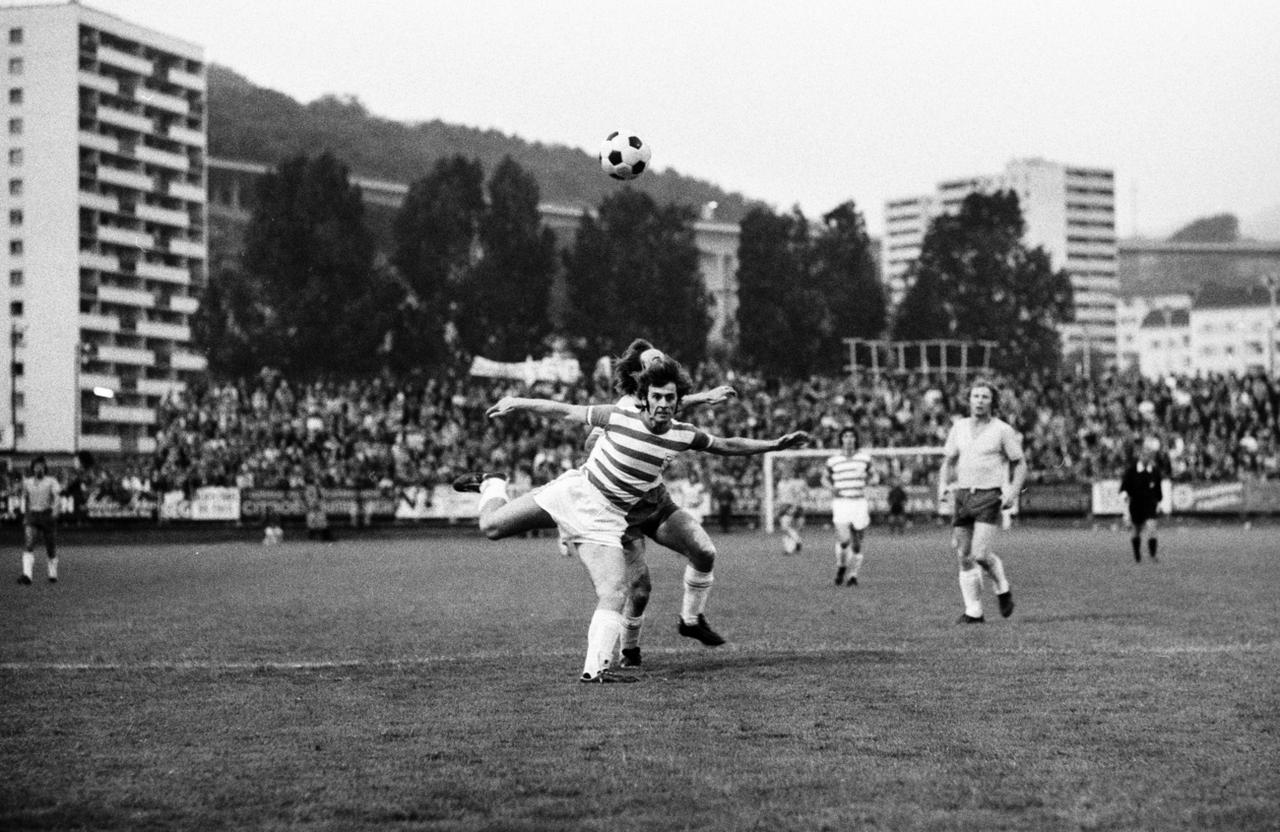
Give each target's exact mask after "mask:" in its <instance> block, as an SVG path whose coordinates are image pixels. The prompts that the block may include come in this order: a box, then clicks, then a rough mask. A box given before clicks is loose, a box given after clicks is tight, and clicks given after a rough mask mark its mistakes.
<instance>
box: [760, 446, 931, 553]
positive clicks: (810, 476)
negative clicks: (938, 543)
mask: <svg viewBox="0 0 1280 832" xmlns="http://www.w3.org/2000/svg"><path fill="white" fill-rule="evenodd" d="M863 450H865V451H866V452H867V453H868V454H870V455H871V459H872V462H873V465H872V468H871V475H870V478H869V479H868V480H867V501H868V503H869V504H870V508H871V513H872V514H884V513H886V512H888V510H889V489H890V488H891V487H892V486H893V484H894V483H901V484H902V487H903V490H904V491H906V494H907V513H908V514H929V515H932V514H935V513H936V512H937V511H938V469H939V468H940V467H941V465H942V448H931V447H913V448H864V449H863ZM838 453H840V449H839V448H800V449H794V450H789V451H770V452H769V453H767V454H765V455H764V462H763V464H764V478H763V485H762V488H763V489H764V494H763V495H762V499H761V501H760V503H761V504H760V513H761V514H762V515H763V517H762V518H761V519H762V520H763V522H764V529H765V531H766V532H769V533H772V532H773V530H774V525H775V523H776V522H777V519H778V512H779V511H781V510H782V507H783V506H785V505H796V504H799V505H800V506H801V507H802V508H803V509H804V510H805V511H806V512H814V513H818V514H821V513H824V512H826V513H829V512H830V511H831V492H830V490H829V489H828V488H827V487H826V486H824V485H823V484H822V476H823V472H824V471H825V470H826V467H827V459H828V458H830V457H831V456H832V455H834V454H838Z"/></svg>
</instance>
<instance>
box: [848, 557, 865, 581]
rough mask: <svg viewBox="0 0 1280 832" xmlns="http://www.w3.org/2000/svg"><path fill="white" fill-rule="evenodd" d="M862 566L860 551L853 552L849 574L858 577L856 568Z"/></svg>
mask: <svg viewBox="0 0 1280 832" xmlns="http://www.w3.org/2000/svg"><path fill="white" fill-rule="evenodd" d="M861 568H862V552H854V553H853V568H852V569H850V570H849V574H850V575H852V576H853V577H855V578H856V577H858V570H859V569H861Z"/></svg>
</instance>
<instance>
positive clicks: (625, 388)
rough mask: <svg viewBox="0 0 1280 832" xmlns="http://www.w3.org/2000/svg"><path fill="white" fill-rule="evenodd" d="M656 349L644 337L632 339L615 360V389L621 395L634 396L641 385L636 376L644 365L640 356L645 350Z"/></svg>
mask: <svg viewBox="0 0 1280 832" xmlns="http://www.w3.org/2000/svg"><path fill="white" fill-rule="evenodd" d="M651 349H656V348H655V347H654V346H653V344H650V343H649V342H648V341H646V340H644V339H643V338H637V339H636V340H634V341H632V342H631V344H630V345H629V346H628V347H627V348H626V350H625V351H624V352H623V353H622V355H620V356H618V357H617V358H616V359H614V362H613V389H614V391H616V392H617V393H618V395H620V396H634V395H636V393H637V392H638V391H639V389H640V386H639V384H638V383H637V382H636V377H637V376H639V375H640V371H641V370H643V369H644V367H643V366H642V365H641V364H640V356H641V355H643V354H644V351H645V350H651Z"/></svg>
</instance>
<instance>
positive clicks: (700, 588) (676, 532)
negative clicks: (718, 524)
mask: <svg viewBox="0 0 1280 832" xmlns="http://www.w3.org/2000/svg"><path fill="white" fill-rule="evenodd" d="M653 539H654V540H655V541H657V542H658V543H660V544H662V545H663V546H666V547H667V548H668V549H671V550H673V551H676V552H679V553H680V554H681V555H684V557H685V559H687V560H688V561H689V563H688V564H687V565H686V566H685V569H684V599H683V602H682V603H681V606H680V625H679V627H678V630H679V632H680V635H682V636H685V637H686V638H692V639H697V640H698V641H700V642H702V643H703V644H705V645H707V646H708V647H718V646H719V645H721V644H724V638H723V637H722V636H721V635H720V634H719V633H717V632H716V631H715V630H713V629H711V625H710V624H708V623H707V617H706V609H707V599H708V597H710V595H711V585H712V584H713V583H715V575H714V573H713V571H712V570H714V569H715V564H716V546H715V544H714V543H712V542H711V536H710V535H709V534H707V531H706V529H704V528H702V524H701V523H699V522H698V520H697V518H696V517H694V516H693V515H692V514H690V513H689V512H687V511H685V510H683V509H681V510H680V511H677V512H675V513H674V514H672V515H671V516H669V517H668V518H667V519H666V520H663V521H662V523H661V524H660V525H659V526H658V528H657V529H656V530H655V531H654V534H653Z"/></svg>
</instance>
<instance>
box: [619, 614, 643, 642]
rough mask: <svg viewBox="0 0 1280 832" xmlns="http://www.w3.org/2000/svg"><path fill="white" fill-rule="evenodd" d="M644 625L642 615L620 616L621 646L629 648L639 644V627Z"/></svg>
mask: <svg viewBox="0 0 1280 832" xmlns="http://www.w3.org/2000/svg"><path fill="white" fill-rule="evenodd" d="M643 626H644V616H643V615H638V616H636V617H635V618H632V617H631V616H629V615H624V616H623V617H622V647H623V649H626V650H630V649H631V648H632V647H639V646H640V628H641V627H643Z"/></svg>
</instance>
